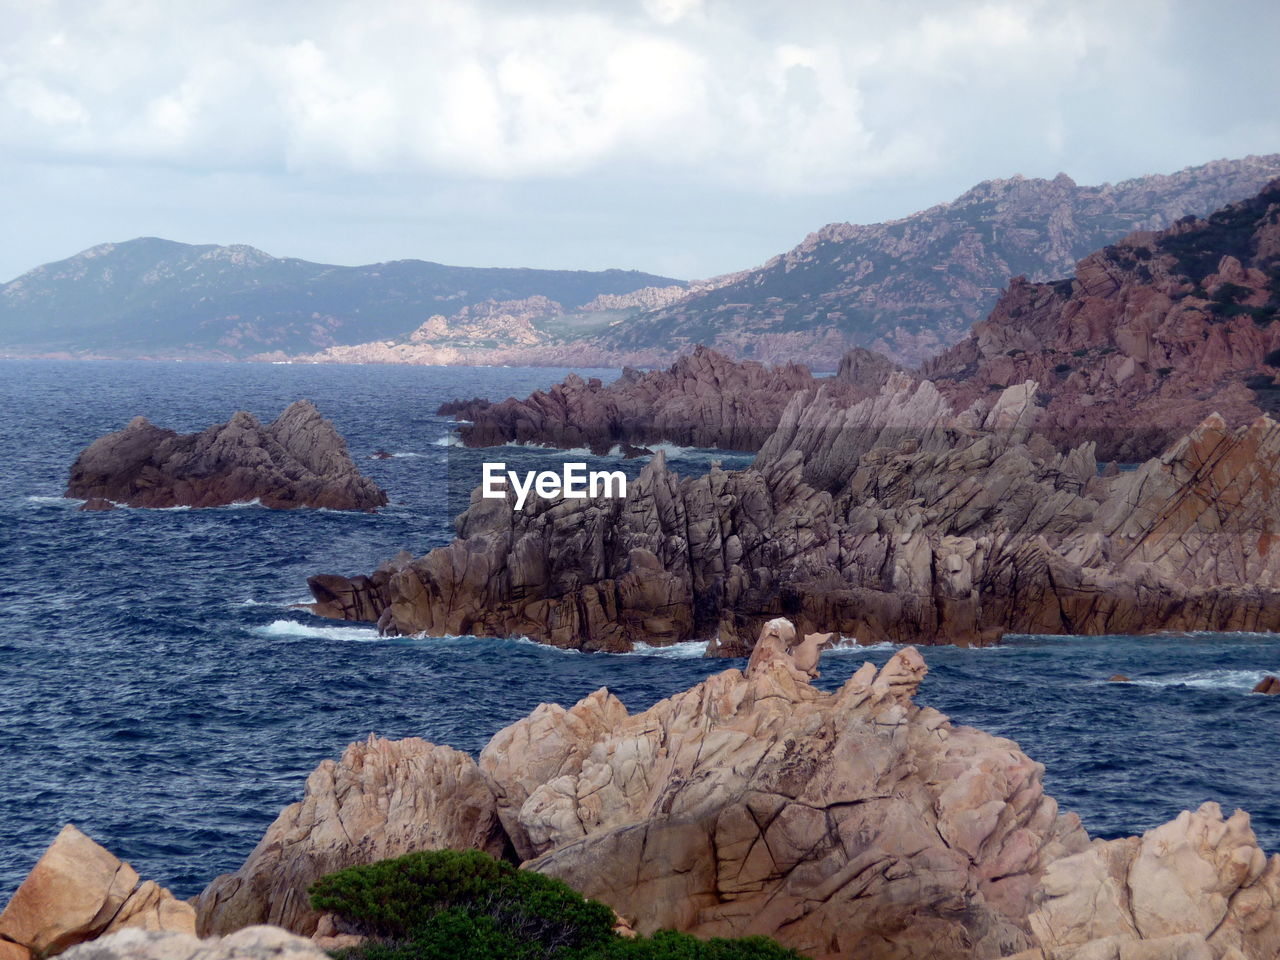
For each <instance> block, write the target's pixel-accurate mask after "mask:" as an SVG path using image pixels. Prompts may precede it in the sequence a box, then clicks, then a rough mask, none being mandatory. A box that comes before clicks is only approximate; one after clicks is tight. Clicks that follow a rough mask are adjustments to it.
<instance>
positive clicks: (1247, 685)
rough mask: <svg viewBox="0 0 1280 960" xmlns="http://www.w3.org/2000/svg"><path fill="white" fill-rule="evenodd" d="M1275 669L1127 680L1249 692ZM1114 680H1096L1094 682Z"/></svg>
mask: <svg viewBox="0 0 1280 960" xmlns="http://www.w3.org/2000/svg"><path fill="white" fill-rule="evenodd" d="M1276 672H1277V671H1268V670H1200V671H1197V672H1195V673H1184V674H1180V675H1178V676H1174V677H1138V678H1135V679H1133V680H1130V681H1128V682H1129V683H1131V684H1132V685H1133V686H1135V687H1191V688H1192V689H1194V690H1234V691H1238V692H1241V693H1251V692H1252V691H1253V688H1254V687H1256V686H1257V685H1258V683H1259V682H1260V681H1261V680H1262V678H1263V677H1265V676H1267V674H1268V673H1272V674H1273V675H1274V674H1275V673H1276ZM1113 682H1116V681H1111V680H1096V681H1094V684H1095V685H1097V684H1104V683H1106V684H1109V683H1113Z"/></svg>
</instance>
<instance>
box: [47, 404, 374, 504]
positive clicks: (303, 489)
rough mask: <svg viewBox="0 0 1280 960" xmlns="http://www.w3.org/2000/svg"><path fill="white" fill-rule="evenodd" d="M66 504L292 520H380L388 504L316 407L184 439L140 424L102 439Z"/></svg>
mask: <svg viewBox="0 0 1280 960" xmlns="http://www.w3.org/2000/svg"><path fill="white" fill-rule="evenodd" d="M65 496H67V497H72V498H76V499H80V500H84V501H86V503H85V505H84V507H82V509H88V510H100V509H110V507H111V506H113V505H114V504H117V503H119V504H127V505H128V506H131V507H178V506H185V507H217V506H225V505H227V504H232V503H248V502H251V501H255V500H256V501H257V502H259V503H261V504H262V505H263V506H264V507H272V508H275V509H281V510H289V509H293V508H296V507H323V508H326V509H329V510H367V511H372V510H376V509H377V508H378V507H383V506H386V504H387V495H386V493H385V492H384V491H383V490H381V489H380V488H379V487H378V485H377V484H375V483H374V482H373V481H372V480H370V479H369V478H368V477H365V476H362V475H361V474H360V471H359V470H358V469H357V468H356V465H355V463H354V462H353V461H352V459H351V455H350V454H349V453H348V452H347V444H346V442H345V441H344V440H343V439H342V437H341V435H339V433H338V431H337V430H336V429H334V426H333V423H332V422H331V421H329V420H326V419H324V417H323V416H321V414H320V411H319V410H317V409H316V408H315V405H314V404H312V403H311V402H310V401H309V400H298V401H296V402H295V403H293V404H291V405H290V406H289V407H288V408H287V409H286V410H285V411H284V412H283V413H281V414H280V416H278V417H277V418H276V419H275V420H274V421H272V422H271V423H269V424H265V425H264V424H262V423H260V422H259V421H258V420H257V418H256V417H254V416H253V414H251V413H245V412H244V411H240V412H238V413H236V414H235V415H234V416H232V417H231V419H230V420H228V421H227V422H226V423H222V424H218V425H216V426H212V427H209V428H208V429H207V430H204V431H202V432H200V433H189V434H178V433H175V432H174V431H172V430H164V429H162V428H160V427H157V426H155V425H153V424H152V423H150V422H149V421H148V420H147V419H146V418H145V417H134V418H133V420H131V421H130V422H129V425H128V426H126V427H125V428H124V429H123V430H119V431H117V432H115V433H109V434H107V435H106V436H104V437H100V438H98V439H97V440H95V441H94V442H93V443H92V444H90V445H89V446H88V447H86V448H85V449H84V451H82V452H81V454H80V455H79V456H78V457H77V458H76V462H75V463H74V464H73V465H72V467H71V479H70V481H69V483H68V484H67V490H66V494H65Z"/></svg>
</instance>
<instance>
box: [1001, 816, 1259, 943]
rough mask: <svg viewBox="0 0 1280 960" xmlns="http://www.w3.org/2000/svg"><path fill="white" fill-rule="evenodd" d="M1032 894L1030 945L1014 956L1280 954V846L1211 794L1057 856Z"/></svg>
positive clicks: (1247, 819)
mask: <svg viewBox="0 0 1280 960" xmlns="http://www.w3.org/2000/svg"><path fill="white" fill-rule="evenodd" d="M1034 901H1035V903H1036V907H1035V909H1034V910H1033V911H1032V913H1031V916H1030V924H1031V930H1032V933H1033V936H1034V939H1035V941H1036V944H1037V947H1036V949H1033V950H1032V951H1029V952H1027V953H1025V954H1019V955H1018V956H1019V960H1111V958H1114V960H1129V958H1135V960H1138V958H1152V960H1163V958H1170V960H1179V958H1186V960H1225V958H1232V960H1238V958H1249V960H1253V958H1259V960H1261V958H1264V957H1276V956H1280V856H1273V857H1272V858H1271V859H1270V860H1268V859H1267V856H1266V854H1264V853H1263V852H1262V850H1260V849H1259V848H1258V843H1257V840H1256V839H1255V837H1254V835H1253V830H1251V829H1250V827H1249V815H1248V814H1247V813H1245V812H1244V811H1243V810H1237V811H1236V812H1235V813H1234V814H1233V815H1232V816H1231V817H1230V818H1228V819H1224V818H1223V816H1222V811H1221V809H1220V808H1219V807H1218V805H1217V804H1216V803H1206V804H1204V805H1203V806H1202V807H1201V808H1200V809H1199V810H1197V811H1196V812H1194V813H1192V812H1190V811H1186V810H1184V811H1183V812H1182V813H1180V814H1178V816H1177V818H1176V819H1174V820H1171V821H1170V822H1168V823H1166V824H1163V825H1161V826H1159V827H1156V828H1155V829H1154V830H1149V831H1148V832H1147V833H1145V834H1143V835H1142V836H1141V837H1128V838H1125V839H1123V840H1111V841H1105V842H1104V841H1101V840H1095V841H1093V843H1092V845H1091V846H1090V847H1089V849H1088V850H1085V851H1082V852H1080V853H1076V854H1074V855H1072V856H1068V857H1063V858H1062V859H1059V860H1057V861H1055V862H1054V863H1052V864H1051V865H1050V866H1049V868H1048V870H1046V871H1045V873H1044V875H1043V877H1042V878H1041V880H1040V884H1039V888H1038V889H1037V891H1036V893H1035V896H1034Z"/></svg>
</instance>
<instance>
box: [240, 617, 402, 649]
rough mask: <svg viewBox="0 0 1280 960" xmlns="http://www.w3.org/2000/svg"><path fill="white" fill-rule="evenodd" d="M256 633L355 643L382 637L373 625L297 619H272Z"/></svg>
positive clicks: (369, 641) (256, 628) (368, 641)
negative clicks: (326, 623)
mask: <svg viewBox="0 0 1280 960" xmlns="http://www.w3.org/2000/svg"><path fill="white" fill-rule="evenodd" d="M254 633H259V634H262V635H263V636H265V637H276V638H303V639H319V640H344V641H348V642H354V643H374V642H375V641H377V640H380V639H382V638H381V637H379V636H378V631H377V630H375V629H374V628H373V627H338V626H333V627H321V626H315V625H313V624H310V623H299V622H298V621H297V620H272V621H271V622H270V623H268V624H265V625H264V626H261V627H255V628H254Z"/></svg>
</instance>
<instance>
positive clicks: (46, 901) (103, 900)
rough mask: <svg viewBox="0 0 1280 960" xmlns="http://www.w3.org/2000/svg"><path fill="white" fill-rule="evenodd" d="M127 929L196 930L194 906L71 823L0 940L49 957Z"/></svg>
mask: <svg viewBox="0 0 1280 960" xmlns="http://www.w3.org/2000/svg"><path fill="white" fill-rule="evenodd" d="M125 928H137V929H142V930H159V931H172V932H178V933H183V932H187V933H194V932H195V911H194V910H192V908H191V906H190V905H189V904H187V903H184V902H182V901H180V900H176V899H174V897H173V895H172V894H170V893H169V891H168V890H165V889H164V888H163V887H160V886H158V885H157V884H156V883H154V882H153V881H150V880H147V881H145V882H142V883H139V878H138V874H137V872H136V871H135V870H134V869H133V868H132V867H131V866H129V864H127V863H124V862H122V861H121V860H119V859H118V858H117V857H116V856H114V855H113V854H112V853H111V852H110V851H109V850H107V849H105V848H104V847H102V846H100V845H99V844H97V843H95V842H94V841H93V840H91V839H89V838H88V837H87V836H85V835H84V834H83V833H81V832H80V831H79V830H78V829H76V827H75V826H73V825H72V824H67V825H66V826H65V827H63V828H62V831H61V832H60V833H59V834H58V836H57V837H56V838H55V839H54V841H53V843H52V844H50V846H49V848H48V849H47V850H46V851H45V852H44V854H43V855H42V856H41V857H40V859H39V860H38V861H37V862H36V865H35V866H34V867H32V869H31V873H29V874H28V875H27V878H26V879H25V880H23V881H22V884H21V885H20V886H19V887H18V889H17V891H16V892H15V893H14V895H13V898H12V899H11V900H10V901H9V904H8V906H6V907H5V909H4V913H3V914H0V944H2V943H4V942H5V941H9V942H11V943H13V944H16V945H18V946H20V947H21V948H23V949H26V950H29V951H30V952H31V953H33V954H35V955H37V956H52V955H54V954H57V953H61V952H62V951H63V950H65V949H66V948H67V947H69V946H71V945H72V944H76V943H82V942H84V941H86V940H92V939H93V938H95V937H97V936H100V935H101V934H104V933H110V932H112V931H115V930H121V929H125ZM6 949H9V950H10V952H15V951H13V949H12V948H10V947H6ZM15 956H17V957H19V958H20V957H21V952H20V951H17V952H15ZM6 960H7V958H6Z"/></svg>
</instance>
